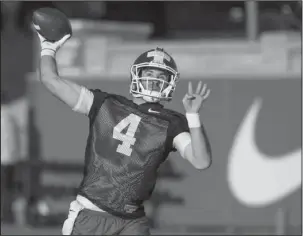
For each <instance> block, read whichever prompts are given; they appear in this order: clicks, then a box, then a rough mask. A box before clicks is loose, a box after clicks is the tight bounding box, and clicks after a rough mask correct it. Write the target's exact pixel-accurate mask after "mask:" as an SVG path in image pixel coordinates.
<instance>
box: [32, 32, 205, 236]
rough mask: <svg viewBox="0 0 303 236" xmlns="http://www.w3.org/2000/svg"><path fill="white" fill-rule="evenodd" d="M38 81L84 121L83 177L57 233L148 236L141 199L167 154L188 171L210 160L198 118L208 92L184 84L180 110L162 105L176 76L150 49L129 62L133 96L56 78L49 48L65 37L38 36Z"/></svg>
mask: <svg viewBox="0 0 303 236" xmlns="http://www.w3.org/2000/svg"><path fill="white" fill-rule="evenodd" d="M38 36H39V38H40V42H41V62H40V73H41V75H40V79H41V82H42V83H43V84H44V85H45V87H46V88H47V89H48V90H49V91H50V92H51V93H52V94H53V95H54V96H56V97H57V98H59V99H60V100H61V101H62V102H64V103H65V104H67V105H68V106H69V107H71V108H72V109H73V110H74V111H76V112H79V113H82V114H84V115H86V116H87V117H88V118H89V123H90V126H89V129H90V130H89V135H88V138H87V146H86V151H85V169H84V176H83V180H82V182H81V185H80V187H79V192H78V195H77V198H76V200H75V201H73V202H72V203H71V204H70V210H69V215H68V218H67V219H66V220H65V222H64V225H63V229H62V233H63V235H70V234H72V235H92V234H93V235H113V234H114V235H149V234H150V231H149V225H148V220H147V217H146V216H145V211H144V207H143V202H144V201H145V200H147V199H149V197H150V196H151V194H152V192H153V189H154V186H155V183H156V178H157V171H158V168H159V166H160V165H161V163H163V162H164V161H165V160H166V158H167V156H168V154H169V153H170V152H171V151H178V152H179V153H180V155H181V156H182V157H183V158H185V159H186V160H188V161H189V162H190V163H191V164H192V165H193V166H194V167H195V168H197V169H205V168H207V167H209V166H210V164H211V150H210V145H209V142H208V140H207V137H206V133H205V130H204V128H203V126H202V124H201V122H200V119H199V110H200V108H201V106H202V104H203V102H204V101H205V99H206V98H207V97H208V95H209V90H208V89H207V88H206V85H203V84H202V82H199V84H198V86H197V88H196V90H195V91H193V89H192V85H191V83H189V86H188V93H187V94H186V95H185V97H184V99H183V104H184V108H185V111H186V115H185V116H184V115H182V114H180V113H178V112H175V111H172V110H168V109H165V108H164V107H163V105H162V102H163V101H169V100H171V99H172V95H173V92H174V90H175V87H176V82H177V80H178V79H179V73H178V70H177V66H176V63H175V61H174V59H173V58H172V57H171V56H170V55H169V54H168V53H166V52H165V51H164V50H163V49H161V48H157V49H153V50H149V51H147V52H144V53H143V54H141V55H140V56H139V57H138V58H137V59H136V61H135V62H134V64H133V65H132V67H131V71H130V73H131V84H130V93H131V95H132V100H128V99H127V98H125V97H122V96H119V95H115V94H110V93H106V92H104V91H102V90H99V89H87V88H85V87H83V86H80V85H78V84H75V83H73V82H70V81H68V80H65V79H63V78H60V76H59V74H58V71H57V65H56V60H55V55H56V51H57V50H58V49H59V48H60V47H61V46H62V45H63V44H64V42H65V41H66V40H68V39H69V37H70V35H66V36H65V37H63V38H62V39H61V40H59V41H58V42H48V41H47V40H45V39H44V38H43V37H42V36H41V35H39V33H38Z"/></svg>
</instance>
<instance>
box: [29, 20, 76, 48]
mask: <svg viewBox="0 0 303 236" xmlns="http://www.w3.org/2000/svg"><path fill="white" fill-rule="evenodd" d="M33 26H34V28H35V25H34V24H33ZM36 33H37V35H38V37H39V40H40V45H41V51H43V50H51V51H53V52H54V54H55V53H56V52H57V51H58V50H59V48H60V47H62V45H63V44H64V43H65V42H66V41H67V40H68V39H69V38H70V37H71V35H70V34H67V35H65V36H63V37H62V38H61V39H60V40H58V41H56V42H50V41H48V40H46V39H45V38H44V37H43V36H42V35H41V34H39V32H38V31H37V30H36Z"/></svg>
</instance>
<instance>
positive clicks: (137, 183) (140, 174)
mask: <svg viewBox="0 0 303 236" xmlns="http://www.w3.org/2000/svg"><path fill="white" fill-rule="evenodd" d="M99 103H100V105H99V106H96V112H95V116H94V117H91V119H92V121H91V126H90V134H89V137H88V143H87V149H86V157H85V171H84V178H83V181H82V183H81V186H80V192H79V194H81V195H83V196H85V197H87V198H88V199H89V200H91V201H92V202H93V203H94V204H96V205H97V206H98V207H100V208H101V209H103V210H106V211H107V212H109V213H112V214H114V215H117V216H121V217H125V218H137V217H141V216H143V215H144V214H145V213H144V207H143V202H144V200H146V199H148V198H149V197H150V195H151V193H152V191H153V189H154V186H155V183H156V178H157V170H158V167H159V166H160V164H161V163H162V162H163V161H164V160H165V159H166V158H167V156H168V153H169V152H170V151H171V150H172V146H171V145H168V143H169V144H170V143H171V140H170V141H169V142H168V141H167V140H169V139H170V138H171V136H172V135H171V134H170V133H171V132H170V131H169V130H170V128H169V127H170V123H172V122H170V119H171V120H172V119H173V115H171V114H169V112H167V111H165V110H164V109H163V110H162V112H161V114H157V115H151V114H148V113H146V112H143V111H142V110H140V109H138V107H136V106H135V105H133V104H131V103H132V102H131V101H129V100H127V99H123V98H121V97H120V96H113V95H112V96H107V97H106V99H105V98H104V99H103V100H100V102H99ZM121 124H122V125H121ZM132 124H135V125H132ZM136 124H137V126H136ZM119 125H120V126H121V127H120V128H119ZM117 127H118V128H117ZM115 128H116V132H114V130H115ZM117 130H118V131H117ZM121 134H122V138H121ZM126 134H128V135H126ZM123 135H124V136H123ZM132 138H133V141H134V142H132V145H125V144H124V141H125V140H127V142H125V143H126V144H127V143H130V142H131V140H132Z"/></svg>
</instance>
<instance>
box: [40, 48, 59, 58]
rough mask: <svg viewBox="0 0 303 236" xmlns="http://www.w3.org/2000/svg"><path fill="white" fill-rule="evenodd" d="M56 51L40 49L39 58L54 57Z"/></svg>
mask: <svg viewBox="0 0 303 236" xmlns="http://www.w3.org/2000/svg"><path fill="white" fill-rule="evenodd" d="M55 54H56V51H54V50H52V49H48V48H45V49H42V50H41V57H42V56H51V57H55Z"/></svg>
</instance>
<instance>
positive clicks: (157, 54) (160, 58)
mask: <svg viewBox="0 0 303 236" xmlns="http://www.w3.org/2000/svg"><path fill="white" fill-rule="evenodd" d="M147 57H153V58H154V59H153V62H154V63H159V64H163V63H164V59H165V60H167V61H170V56H168V55H167V54H166V53H164V52H161V51H157V50H156V51H151V52H148V53H147Z"/></svg>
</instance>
